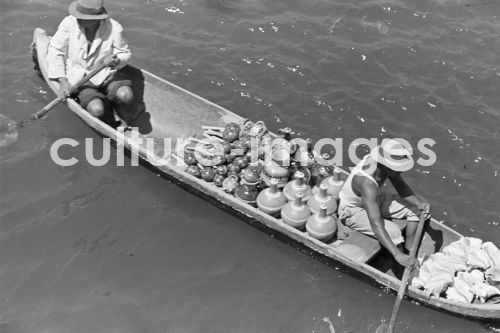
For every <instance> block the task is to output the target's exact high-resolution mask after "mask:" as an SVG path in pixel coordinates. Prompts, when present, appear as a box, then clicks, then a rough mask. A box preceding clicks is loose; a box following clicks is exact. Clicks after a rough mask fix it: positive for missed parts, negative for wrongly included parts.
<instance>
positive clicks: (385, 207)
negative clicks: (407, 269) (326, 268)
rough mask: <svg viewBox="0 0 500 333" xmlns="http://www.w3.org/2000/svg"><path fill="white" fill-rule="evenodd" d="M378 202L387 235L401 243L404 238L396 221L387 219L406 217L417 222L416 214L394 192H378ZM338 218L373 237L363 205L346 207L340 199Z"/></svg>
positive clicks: (395, 241)
mask: <svg viewBox="0 0 500 333" xmlns="http://www.w3.org/2000/svg"><path fill="white" fill-rule="evenodd" d="M378 203H379V207H380V213H381V214H382V217H383V218H384V222H385V230H386V231H387V233H388V234H389V237H391V240H392V241H393V242H394V244H396V245H398V244H401V243H403V242H404V238H403V235H402V234H401V230H400V229H399V227H398V226H397V224H396V223H394V222H392V221H390V220H389V219H399V220H403V219H406V220H407V221H412V222H418V220H419V218H418V216H417V215H416V214H415V213H414V212H413V211H412V210H410V209H409V208H407V206H406V205H407V204H408V203H406V202H405V201H404V200H403V199H402V198H401V197H400V196H398V195H396V194H389V193H386V192H380V194H379V197H378ZM339 218H340V221H341V222H342V223H343V224H345V225H346V226H348V227H350V228H352V229H354V230H357V231H359V232H362V233H364V234H366V235H368V236H372V237H375V234H374V233H373V230H372V227H371V225H370V219H369V218H368V214H367V212H366V210H365V209H364V208H363V207H348V206H346V205H343V204H342V201H341V202H340V205H339Z"/></svg>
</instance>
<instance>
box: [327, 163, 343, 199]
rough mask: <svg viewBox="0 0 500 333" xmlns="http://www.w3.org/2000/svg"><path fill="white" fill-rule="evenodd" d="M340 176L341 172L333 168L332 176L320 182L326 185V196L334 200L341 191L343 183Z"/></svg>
mask: <svg viewBox="0 0 500 333" xmlns="http://www.w3.org/2000/svg"><path fill="white" fill-rule="evenodd" d="M341 175H342V170H341V169H340V168H338V167H335V169H334V170H333V175H332V176H330V177H328V178H326V179H325V180H323V181H322V182H321V183H322V184H326V185H327V186H328V194H329V195H331V196H332V197H334V198H335V199H338V198H339V193H340V191H341V190H342V186H344V181H343V180H342V178H341Z"/></svg>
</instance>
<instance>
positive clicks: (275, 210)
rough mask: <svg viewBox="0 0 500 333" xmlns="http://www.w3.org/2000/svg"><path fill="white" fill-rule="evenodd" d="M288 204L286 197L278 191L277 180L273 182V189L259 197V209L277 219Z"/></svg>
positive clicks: (266, 190) (267, 190)
mask: <svg viewBox="0 0 500 333" xmlns="http://www.w3.org/2000/svg"><path fill="white" fill-rule="evenodd" d="M286 203H287V200H286V197H285V195H284V194H283V192H282V191H280V190H279V189H278V182H277V181H276V180H274V181H272V182H271V187H268V188H266V189H264V190H263V191H261V192H260V193H259V195H258V196H257V207H258V208H259V209H260V210H261V211H263V212H264V213H267V214H269V215H272V216H275V217H277V216H279V215H280V212H281V209H282V208H283V206H284V205H285V204H286Z"/></svg>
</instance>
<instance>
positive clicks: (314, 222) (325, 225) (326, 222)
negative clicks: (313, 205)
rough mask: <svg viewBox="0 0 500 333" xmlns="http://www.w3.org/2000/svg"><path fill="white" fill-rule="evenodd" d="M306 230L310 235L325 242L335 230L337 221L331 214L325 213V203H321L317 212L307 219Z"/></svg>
mask: <svg viewBox="0 0 500 333" xmlns="http://www.w3.org/2000/svg"><path fill="white" fill-rule="evenodd" d="M306 230H307V233H308V234H309V235H310V236H312V237H314V238H316V239H318V240H320V241H323V242H325V241H328V240H329V239H330V238H332V237H333V236H334V235H335V233H336V232H337V222H336V220H335V218H334V217H333V216H331V215H327V214H326V205H324V204H323V205H321V206H320V209H319V212H318V213H316V214H314V215H311V216H310V217H309V218H308V219H307V223H306Z"/></svg>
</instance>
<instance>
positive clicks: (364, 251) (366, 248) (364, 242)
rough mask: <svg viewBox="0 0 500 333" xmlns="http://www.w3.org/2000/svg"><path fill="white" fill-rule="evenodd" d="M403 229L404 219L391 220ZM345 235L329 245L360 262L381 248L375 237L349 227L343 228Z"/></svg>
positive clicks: (375, 253) (372, 255) (371, 256)
mask: <svg viewBox="0 0 500 333" xmlns="http://www.w3.org/2000/svg"><path fill="white" fill-rule="evenodd" d="M393 222H395V223H396V224H397V225H398V227H399V228H400V229H401V230H403V229H404V228H405V227H406V223H407V222H406V221H405V220H393ZM345 229H346V230H345V231H346V235H345V238H344V239H342V240H337V241H336V242H334V243H333V244H331V245H330V247H332V248H333V249H335V251H337V252H339V253H341V254H342V255H344V256H346V257H348V258H350V259H352V260H355V261H358V262H362V263H366V262H368V261H370V260H371V259H372V258H373V257H375V256H376V255H377V254H378V253H379V252H380V251H381V250H382V246H381V245H380V243H379V241H378V240H377V239H376V238H373V237H370V236H368V235H365V234H363V233H361V232H359V231H356V230H354V229H351V228H347V227H346V228H345Z"/></svg>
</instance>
